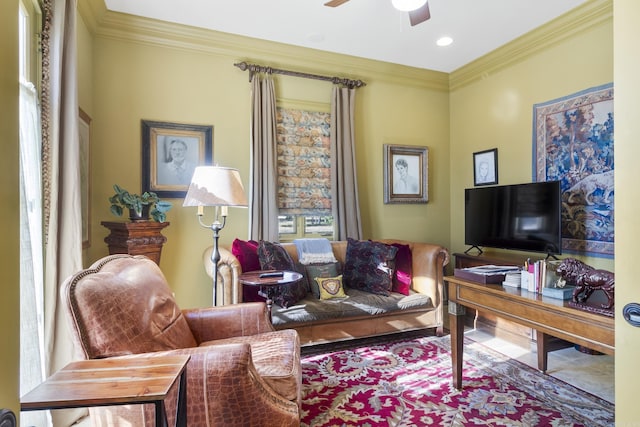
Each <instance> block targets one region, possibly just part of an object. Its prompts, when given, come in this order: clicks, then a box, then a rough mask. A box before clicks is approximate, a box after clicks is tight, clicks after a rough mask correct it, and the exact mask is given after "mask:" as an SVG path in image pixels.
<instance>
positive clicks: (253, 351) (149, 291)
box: [61, 254, 302, 427]
mask: <svg viewBox="0 0 640 427" xmlns="http://www.w3.org/2000/svg"><path fill="white" fill-rule="evenodd" d="M61 292H62V301H63V304H64V306H65V308H66V310H67V313H68V318H69V319H70V323H71V330H72V334H73V338H74V344H75V348H76V350H77V355H78V357H79V358H82V359H95V358H106V357H119V358H135V357H136V355H137V354H140V353H146V354H147V355H148V354H149V353H151V354H154V355H166V354H189V355H191V360H190V361H189V364H188V365H187V400H188V409H187V417H188V425H189V426H190V427H195V426H218V425H219V426H249V425H250V426H261V425H264V426H267V425H268V426H298V425H299V424H300V409H299V408H300V401H301V400H300V399H301V386H302V374H301V366H300V341H299V338H298V334H297V333H296V332H295V331H294V330H282V331H275V330H274V328H273V326H272V325H271V321H270V318H269V317H268V314H267V311H266V306H265V305H264V304H263V303H248V304H236V305H228V306H223V307H212V308H205V309H194V310H180V309H179V307H178V306H177V304H176V302H175V299H174V297H173V294H172V291H171V289H170V288H169V286H168V284H167V282H166V279H165V277H164V275H163V274H162V272H161V271H160V268H159V267H158V266H157V265H156V264H155V263H154V262H153V261H151V260H150V259H148V258H146V257H144V256H131V255H126V254H121V255H111V256H108V257H105V258H103V259H101V260H99V261H97V262H96V263H94V264H93V265H92V266H91V267H89V268H88V269H86V270H83V271H80V272H78V273H76V274H74V275H73V276H71V277H69V278H68V279H67V280H66V281H65V283H64V285H63V287H62V290H61ZM97 386H99V385H97ZM174 388H176V390H172V392H171V393H170V394H169V396H168V397H167V400H166V402H165V405H166V408H167V414H168V417H169V423H173V422H174V421H175V419H174V418H175V407H176V398H177V387H174ZM90 414H91V419H92V422H93V424H94V425H96V426H118V425H130V426H150V425H153V421H154V408H153V405H131V406H112V407H100V408H90Z"/></svg>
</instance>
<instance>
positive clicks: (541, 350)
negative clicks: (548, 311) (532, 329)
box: [536, 330, 549, 373]
mask: <svg viewBox="0 0 640 427" xmlns="http://www.w3.org/2000/svg"><path fill="white" fill-rule="evenodd" d="M536 347H537V350H538V369H539V370H540V371H541V372H544V373H546V372H547V353H548V351H549V335H547V334H545V333H544V332H540V331H538V330H536Z"/></svg>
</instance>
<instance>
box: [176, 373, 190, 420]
mask: <svg viewBox="0 0 640 427" xmlns="http://www.w3.org/2000/svg"><path fill="white" fill-rule="evenodd" d="M176 427H187V368H184V370H183V371H182V374H181V375H180V389H179V390H178V404H177V405H176Z"/></svg>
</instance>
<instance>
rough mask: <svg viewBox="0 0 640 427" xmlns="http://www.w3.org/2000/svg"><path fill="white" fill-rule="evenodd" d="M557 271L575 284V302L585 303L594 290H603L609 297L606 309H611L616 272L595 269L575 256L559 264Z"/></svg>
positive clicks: (602, 305) (568, 281) (605, 305)
mask: <svg viewBox="0 0 640 427" xmlns="http://www.w3.org/2000/svg"><path fill="white" fill-rule="evenodd" d="M557 273H558V275H559V276H560V277H562V278H563V279H565V280H566V281H567V283H570V284H574V285H575V286H576V288H575V289H574V290H573V302H578V303H584V302H585V301H587V299H588V298H589V297H590V296H591V294H593V292H594V291H597V290H601V291H602V292H604V294H605V295H606V297H607V303H606V304H601V307H602V308H604V309H607V310H608V309H611V308H612V307H613V302H614V284H615V274H614V273H612V272H610V271H607V270H600V269H595V268H593V267H591V266H589V265H587V264H585V263H584V262H582V261H580V260H577V259H575V258H567V259H565V260H563V261H562V262H561V263H560V265H558V269H557Z"/></svg>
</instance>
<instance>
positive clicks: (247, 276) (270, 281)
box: [238, 270, 302, 317]
mask: <svg viewBox="0 0 640 427" xmlns="http://www.w3.org/2000/svg"><path fill="white" fill-rule="evenodd" d="M300 279H302V274H300V273H298V272H295V271H288V270H258V271H248V272H246V273H242V274H241V275H240V277H238V281H239V282H240V283H241V284H243V285H249V286H258V287H260V292H261V293H263V294H264V295H265V296H266V298H267V311H268V312H269V317H271V306H272V305H273V295H274V291H275V290H276V289H277V288H278V286H281V285H288V284H290V283H295V282H297V281H298V280H300Z"/></svg>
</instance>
